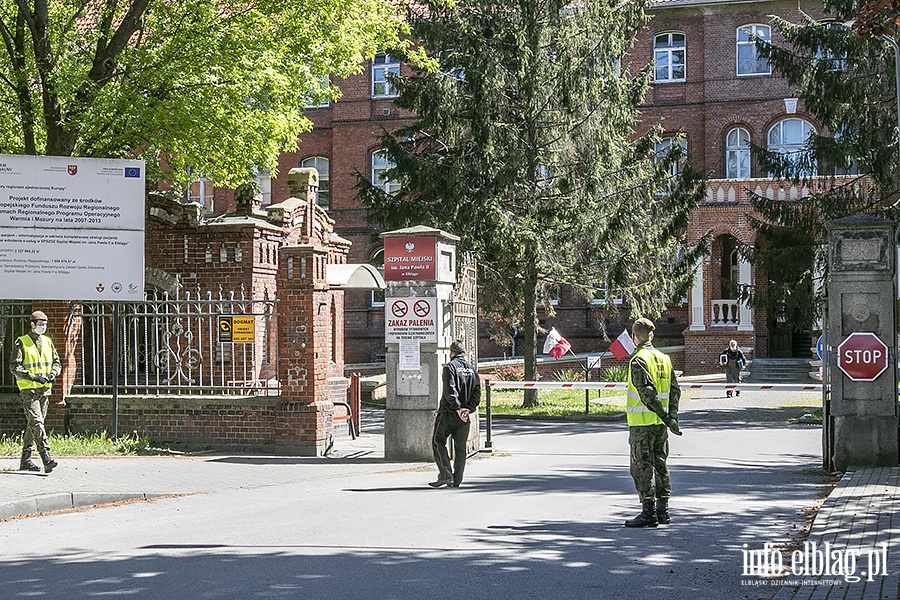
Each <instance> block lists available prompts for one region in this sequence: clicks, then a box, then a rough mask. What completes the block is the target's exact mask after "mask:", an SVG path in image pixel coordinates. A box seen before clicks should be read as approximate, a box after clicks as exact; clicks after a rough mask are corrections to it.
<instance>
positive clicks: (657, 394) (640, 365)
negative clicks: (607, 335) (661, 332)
mask: <svg viewBox="0 0 900 600" xmlns="http://www.w3.org/2000/svg"><path fill="white" fill-rule="evenodd" d="M655 328H656V327H655V326H654V325H653V322H652V321H650V320H649V319H643V318H641V319H638V320H637V321H635V322H634V325H632V327H631V337H632V339H633V340H634V345H635V349H634V353H633V354H632V355H631V356H630V357H629V358H628V361H629V363H630V366H629V368H628V398H627V400H626V404H625V407H626V408H625V410H626V416H627V419H628V444H629V446H630V448H631V477H632V478H633V479H634V486H635V488H637V492H638V497H639V498H640V499H641V514H639V515H638V516H636V517H635V518H633V519H628V520H627V521H625V527H656V526H657V525H659V524H660V523H663V524H668V523H669V522H670V518H669V494H670V492H671V486H670V483H669V469H668V467H667V466H666V459H667V458H668V457H669V430H671V431H672V433H674V434H675V435H681V430H680V429H679V428H678V401H679V400H680V398H681V388H679V387H678V381H677V379H676V378H675V371H674V370H673V369H672V361H671V360H670V359H669V357H668V356H666V355H665V354H663V353H662V352H660V351H659V350H657V349H656V348H654V347H653V343H652V341H653V330H654V329H655Z"/></svg>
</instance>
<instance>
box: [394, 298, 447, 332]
mask: <svg viewBox="0 0 900 600" xmlns="http://www.w3.org/2000/svg"><path fill="white" fill-rule="evenodd" d="M384 323H385V330H384V341H385V342H388V343H391V342H394V343H399V342H400V341H402V340H418V341H420V342H437V298H386V299H385V303H384Z"/></svg>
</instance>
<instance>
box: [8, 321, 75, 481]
mask: <svg viewBox="0 0 900 600" xmlns="http://www.w3.org/2000/svg"><path fill="white" fill-rule="evenodd" d="M46 332H47V315H45V314H44V313H43V312H41V311H39V310H37V311H35V312H33V313H31V332H30V333H27V334H25V335H23V336H20V337H19V338H18V339H16V347H15V352H13V358H12V361H11V362H10V365H9V369H10V371H12V373H13V375H15V376H16V385H17V386H18V388H19V396H21V398H22V408H23V409H24V411H25V418H26V419H27V421H28V424H27V425H26V427H25V435H24V439H23V441H22V459H21V462H20V463H19V470H21V471H40V470H41V468H40V467H39V466H37V465H36V464H34V463H33V462H32V461H31V451H32V448H33V447H34V445H35V444H37V449H38V454H40V456H41V461H42V462H43V463H44V472H46V473H49V472H50V471H52V470H53V469H54V468H56V466H57V465H58V463H57V462H56V461H55V460H53V459H52V458H51V457H50V445H49V443H48V442H47V432H46V430H45V429H44V419H45V418H46V416H47V404H48V403H49V401H50V389H51V387H52V382H53V380H54V379H56V378H57V377H58V376H59V374H60V372H61V371H62V365H61V364H60V362H59V354H58V353H57V352H56V348H55V347H54V346H53V342H52V341H51V340H50V338H49V337H47V336H46V335H44V334H45V333H46Z"/></svg>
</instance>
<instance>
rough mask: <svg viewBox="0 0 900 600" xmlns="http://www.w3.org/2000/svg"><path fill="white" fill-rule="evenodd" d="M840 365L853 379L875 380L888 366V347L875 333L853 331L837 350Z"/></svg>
mask: <svg viewBox="0 0 900 600" xmlns="http://www.w3.org/2000/svg"><path fill="white" fill-rule="evenodd" d="M837 355H838V356H837V363H838V367H839V368H840V369H841V371H843V372H844V373H846V375H847V377H849V378H850V379H852V380H853V381H875V380H876V379H877V378H878V376H879V375H881V374H882V373H884V371H885V369H887V367H888V349H887V346H885V344H884V342H882V341H881V340H880V339H878V336H877V335H875V334H874V333H859V332H857V333H851V334H850V336H849V337H848V338H847V339H846V340H844V341H843V342H841V345H840V346H838V351H837Z"/></svg>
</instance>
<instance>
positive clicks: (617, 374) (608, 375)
mask: <svg viewBox="0 0 900 600" xmlns="http://www.w3.org/2000/svg"><path fill="white" fill-rule="evenodd" d="M600 378H601V379H602V380H603V381H628V367H626V366H624V365H616V366H614V367H607V368H606V369H605V370H604V371H603V375H601V377H600Z"/></svg>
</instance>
